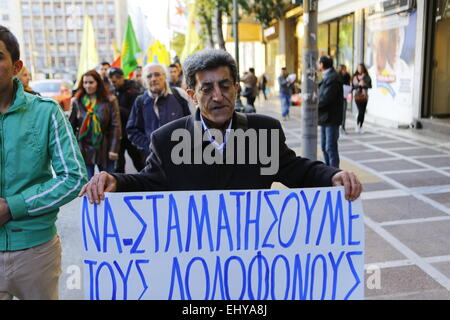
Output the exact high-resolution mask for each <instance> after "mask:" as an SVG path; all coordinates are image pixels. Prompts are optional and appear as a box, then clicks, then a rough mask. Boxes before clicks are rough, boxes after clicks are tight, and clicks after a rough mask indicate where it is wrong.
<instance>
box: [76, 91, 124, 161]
mask: <svg viewBox="0 0 450 320" xmlns="http://www.w3.org/2000/svg"><path fill="white" fill-rule="evenodd" d="M71 104H72V112H71V114H70V117H69V121H70V123H71V125H72V128H73V131H74V133H75V136H76V137H77V139H78V134H79V131H80V128H81V125H82V124H83V120H84V118H85V117H86V107H85V106H84V104H83V103H82V102H81V101H80V100H77V99H76V98H72V102H71ZM99 114H100V125H101V130H102V134H103V140H102V143H101V145H100V147H99V148H98V149H95V148H94V146H93V145H92V141H91V139H90V137H89V136H85V137H84V138H83V139H81V140H79V141H78V146H79V147H80V150H81V154H82V155H83V159H84V162H85V163H86V165H95V164H97V165H101V166H103V167H104V168H106V167H107V164H108V160H109V154H108V153H109V152H114V153H118V152H119V148H120V139H121V137H122V127H121V123H120V115H119V105H118V104H117V99H116V97H114V96H110V100H109V101H108V102H102V103H100V105H99Z"/></svg>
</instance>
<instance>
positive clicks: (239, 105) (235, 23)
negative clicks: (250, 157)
mask: <svg viewBox="0 0 450 320" xmlns="http://www.w3.org/2000/svg"><path fill="white" fill-rule="evenodd" d="M238 23H239V12H238V2H237V0H233V36H234V55H235V59H236V66H237V82H238V84H239V89H238V94H237V98H236V106H235V108H236V111H239V112H241V111H243V110H244V106H243V105H242V101H241V79H240V78H241V77H240V71H239V30H238Z"/></svg>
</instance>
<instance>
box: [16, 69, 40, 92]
mask: <svg viewBox="0 0 450 320" xmlns="http://www.w3.org/2000/svg"><path fill="white" fill-rule="evenodd" d="M17 78H18V79H19V80H20V82H22V85H23V90H25V92H28V93H31V94H35V95H39V96H40V94H39V92H36V91H34V90H33V89H32V88H31V87H30V81H31V74H30V72H29V71H28V69H27V68H26V67H25V66H23V67H22V70H20V71H19V73H18V74H17Z"/></svg>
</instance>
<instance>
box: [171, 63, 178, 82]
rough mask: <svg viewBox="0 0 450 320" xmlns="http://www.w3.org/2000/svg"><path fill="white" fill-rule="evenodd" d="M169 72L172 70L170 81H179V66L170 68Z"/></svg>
mask: <svg viewBox="0 0 450 320" xmlns="http://www.w3.org/2000/svg"><path fill="white" fill-rule="evenodd" d="M169 72H170V81H172V82H178V75H179V72H178V68H177V67H172V68H169Z"/></svg>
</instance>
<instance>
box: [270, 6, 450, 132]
mask: <svg viewBox="0 0 450 320" xmlns="http://www.w3.org/2000/svg"><path fill="white" fill-rule="evenodd" d="M293 2H295V1H293ZM295 7H299V5H294V4H292V5H291V6H289V7H288V8H287V9H286V15H285V17H284V19H281V20H280V21H278V22H277V23H276V24H273V25H272V26H271V30H272V32H271V31H270V29H269V28H268V29H266V30H264V34H268V35H269V36H268V37H266V38H265V40H266V44H267V46H266V48H267V49H266V51H267V52H271V51H272V53H270V54H267V59H268V60H267V62H266V66H268V67H270V68H272V69H273V68H274V65H276V67H275V69H274V70H271V71H270V72H277V70H278V69H277V68H278V67H279V66H280V65H284V66H286V67H287V68H288V70H289V72H295V73H297V75H298V76H301V69H302V65H301V61H302V59H301V57H302V42H303V41H302V38H303V32H302V31H303V12H302V10H299V9H297V11H295ZM318 23H319V24H318V34H317V44H318V53H319V56H320V55H330V56H331V57H332V58H333V60H334V65H335V66H337V65H340V64H345V65H346V66H347V69H348V70H349V71H351V73H353V72H355V71H356V68H357V66H358V64H359V63H364V64H365V65H366V67H367V69H368V71H369V74H370V76H371V78H372V84H373V88H372V89H371V90H370V91H369V104H368V107H367V119H368V120H369V121H371V122H373V123H378V124H380V125H384V126H389V127H410V126H411V125H413V126H418V127H420V125H421V123H427V122H428V121H429V120H435V119H443V118H444V119H445V118H447V119H450V90H448V88H449V83H450V79H449V75H450V59H449V58H448V56H449V52H450V41H449V40H450V4H449V0H320V1H318ZM277 61H278V62H277ZM435 121H442V120H435ZM449 125H450V121H449ZM449 128H450V126H449ZM449 133H450V132H449Z"/></svg>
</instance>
